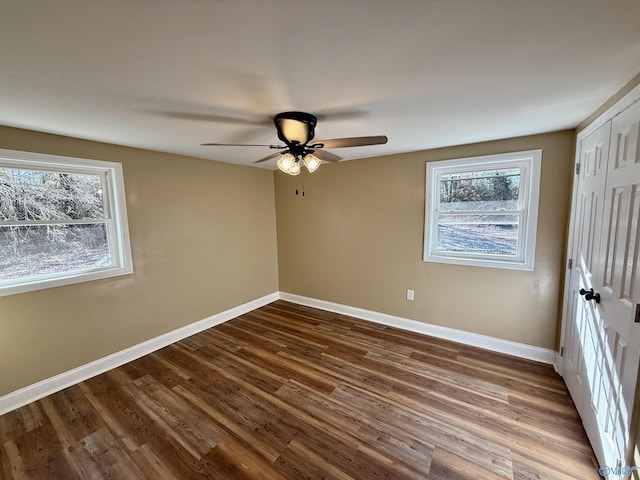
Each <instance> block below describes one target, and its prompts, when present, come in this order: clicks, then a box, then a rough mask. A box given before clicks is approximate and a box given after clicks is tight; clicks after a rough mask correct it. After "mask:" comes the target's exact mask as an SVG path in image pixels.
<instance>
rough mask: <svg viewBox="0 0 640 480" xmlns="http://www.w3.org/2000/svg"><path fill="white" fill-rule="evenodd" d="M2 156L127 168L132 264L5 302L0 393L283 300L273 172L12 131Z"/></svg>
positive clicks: (1, 136) (5, 136)
mask: <svg viewBox="0 0 640 480" xmlns="http://www.w3.org/2000/svg"><path fill="white" fill-rule="evenodd" d="M0 148H8V149H15V150H26V151H32V152H42V153H50V154H57V155H69V156H77V157H85V158H92V159H98V160H109V161H117V162H122V164H123V168H124V178H125V189H126V194H127V209H128V215H129V228H130V234H131V246H132V251H133V263H134V273H133V274H132V275H127V276H123V277H115V278H111V279H106V280H98V281H93V282H86V283H82V284H76V285H70V286H64V287H57V288H51V289H46V290H40V291H36V292H30V293H24V294H19V295H11V296H5V297H0V396H1V395H4V394H7V393H9V392H11V391H14V390H16V389H19V388H21V387H24V386H26V385H29V384H32V383H34V382H37V381H39V380H42V379H45V378H47V377H50V376H53V375H56V374H58V373H61V372H64V371H66V370H69V369H71V368H74V367H77V366H79V365H82V364H85V363H87V362H90V361H92V360H95V359H98V358H100V357H103V356H105V355H108V354H110V353H113V352H116V351H119V350H122V349H124V348H126V347H129V346H131V345H135V344H137V343H140V342H142V341H144V340H147V339H149V338H153V337H156V336H158V335H160V334H163V333H165V332H168V331H171V330H174V329H176V328H179V327H182V326H184V325H187V324H189V323H192V322H195V321H198V320H201V319H203V318H206V317H208V316H210V315H213V314H215V313H218V312H221V311H223V310H226V309H229V308H231V307H235V306H237V305H240V304H243V303H245V302H247V301H250V300H254V299H256V298H259V297H261V296H263V295H266V294H269V293H273V292H275V291H277V289H278V272H277V258H276V231H275V210H274V190H273V173H272V172H271V171H268V170H262V169H256V168H251V167H241V166H235V165H229V164H224V163H218V162H212V161H207V160H199V159H193V158H187V157H180V156H176V155H168V154H162V153H156V152H150V151H144V150H136V149H131V148H124V147H118V146H113V145H106V144H100V143H94V142H89V141H82V140H77V139H70V138H65V137H59V136H53V135H46V134H40V133H35V132H29V131H24V130H18V129H12V128H5V127H0Z"/></svg>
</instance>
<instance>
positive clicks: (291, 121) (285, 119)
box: [273, 112, 318, 147]
mask: <svg viewBox="0 0 640 480" xmlns="http://www.w3.org/2000/svg"><path fill="white" fill-rule="evenodd" d="M317 122H318V119H317V118H316V117H315V115H311V114H310V113H305V112H282V113H279V114H277V115H276V116H275V117H274V118H273V123H274V124H275V126H276V131H277V132H278V138H279V139H280V140H282V141H283V142H284V143H286V144H287V146H288V147H293V146H296V145H300V146H304V145H306V144H307V143H309V142H310V141H311V140H312V139H313V137H314V135H315V127H316V123H317Z"/></svg>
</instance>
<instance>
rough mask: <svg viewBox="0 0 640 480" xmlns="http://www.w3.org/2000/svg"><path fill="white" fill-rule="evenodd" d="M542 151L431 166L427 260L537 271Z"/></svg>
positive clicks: (428, 196) (431, 164)
mask: <svg viewBox="0 0 640 480" xmlns="http://www.w3.org/2000/svg"><path fill="white" fill-rule="evenodd" d="M541 162H542V151H541V150H532V151H527V152H514V153H506V154H499V155H488V156H482V157H471V158H461V159H456V160H445V161H440V162H428V163H427V185H426V192H427V194H426V196H425V197H426V208H425V213H426V218H425V237H424V238H425V241H424V243H425V244H424V260H425V261H426V262H439V263H454V264H462V265H475V266H485V267H495V268H509V269H517V270H533V263H534V255H535V239H536V224H537V218H538V195H539V189H540V168H541Z"/></svg>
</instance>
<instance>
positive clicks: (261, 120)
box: [154, 111, 273, 127]
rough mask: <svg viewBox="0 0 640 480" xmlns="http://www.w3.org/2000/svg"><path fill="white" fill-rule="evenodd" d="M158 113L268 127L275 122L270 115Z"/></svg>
mask: <svg viewBox="0 0 640 480" xmlns="http://www.w3.org/2000/svg"><path fill="white" fill-rule="evenodd" d="M154 113H155V114H157V115H160V116H163V117H167V118H176V119H178V120H194V121H198V122H222V123H229V124H238V125H259V126H264V127H268V126H269V125H271V124H272V123H273V120H272V119H271V118H269V117H266V116H265V117H261V116H260V117H258V116H256V117H255V118H241V117H234V116H231V115H216V114H210V113H196V112H171V111H156V112H154Z"/></svg>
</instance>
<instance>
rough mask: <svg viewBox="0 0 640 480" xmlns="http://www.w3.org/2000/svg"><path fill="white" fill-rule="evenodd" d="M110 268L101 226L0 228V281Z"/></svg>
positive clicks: (104, 233)
mask: <svg viewBox="0 0 640 480" xmlns="http://www.w3.org/2000/svg"><path fill="white" fill-rule="evenodd" d="M111 264H112V262H111V258H110V255H109V248H108V244H107V231H106V225H105V224H102V223H100V224H90V225H87V224H80V225H79V224H74V225H55V226H47V225H38V226H22V227H0V280H9V279H18V278H24V277H32V276H34V275H46V274H54V273H66V272H73V271H78V270H87V269H92V268H100V267H109V266H111Z"/></svg>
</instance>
